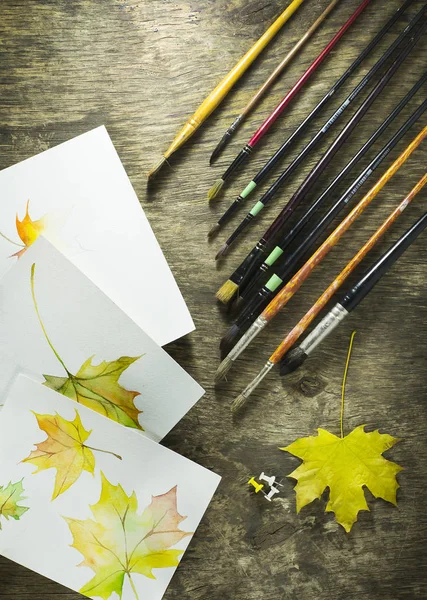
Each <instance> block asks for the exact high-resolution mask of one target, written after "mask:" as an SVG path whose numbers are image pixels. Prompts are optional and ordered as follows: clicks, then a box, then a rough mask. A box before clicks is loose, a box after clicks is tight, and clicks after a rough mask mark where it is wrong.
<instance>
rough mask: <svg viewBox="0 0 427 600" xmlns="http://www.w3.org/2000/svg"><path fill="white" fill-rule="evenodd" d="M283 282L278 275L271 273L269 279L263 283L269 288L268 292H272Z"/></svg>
mask: <svg viewBox="0 0 427 600" xmlns="http://www.w3.org/2000/svg"><path fill="white" fill-rule="evenodd" d="M282 283H283V280H282V279H280V277H278V276H277V275H273V276H272V277H270V279H269V280H268V281H267V283H266V284H265V287H266V288H267V289H268V290H270V292H274V291H276V290H277V288H278V287H279V285H281V284H282Z"/></svg>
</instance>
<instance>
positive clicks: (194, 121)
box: [148, 0, 304, 179]
mask: <svg viewBox="0 0 427 600" xmlns="http://www.w3.org/2000/svg"><path fill="white" fill-rule="evenodd" d="M303 2H304V0H293V2H291V3H290V4H289V6H288V7H287V8H286V9H285V10H284V11H283V12H282V14H281V15H280V16H279V17H278V18H277V19H276V20H275V22H274V23H273V24H272V25H271V26H270V27H269V28H268V29H267V31H266V32H265V33H264V34H263V35H262V36H261V37H260V38H259V40H258V41H257V42H256V43H255V44H254V45H253V46H252V48H251V49H250V50H249V51H248V52H247V53H246V54H245V55H244V56H243V57H242V58H241V59H240V60H239V62H238V63H237V64H236V65H235V66H234V67H233V68H232V69H231V71H230V72H229V73H228V75H226V77H224V79H223V80H222V81H221V83H219V84H218V85H217V86H216V88H215V89H214V90H213V91H212V92H211V93H210V94H209V95H208V96H207V98H205V100H204V101H203V102H202V104H201V105H200V106H199V108H198V109H197V110H196V112H195V113H194V115H193V116H192V117H191V118H190V119H189V120H188V121H187V123H186V124H185V125H184V127H183V129H182V130H181V131H180V132H179V134H178V135H177V136H176V138H175V139H174V141H173V142H172V144H171V145H170V146H169V148H168V150H167V151H166V152H165V154H164V155H163V156H162V158H161V159H160V161H159V162H158V164H157V165H156V166H155V167H154V168H153V169H152V170H151V171H150V173H149V174H148V178H149V179H150V178H151V177H154V175H156V174H157V173H158V172H159V171H160V169H161V168H162V166H163V165H164V164H165V162H167V159H168V158H169V157H170V156H171V155H172V154H174V153H175V152H176V151H177V150H178V149H179V148H180V147H181V146H182V145H183V144H185V142H186V141H187V140H189V139H190V137H191V136H192V135H193V134H194V133H195V132H196V131H197V130H198V128H199V127H200V126H201V125H202V124H203V123H204V122H205V121H206V119H207V118H208V117H209V115H210V114H211V113H212V112H213V111H214V110H215V109H216V108H217V107H218V106H219V105H220V104H221V102H222V101H223V100H224V98H225V97H226V96H227V94H228V92H229V91H230V90H231V88H232V87H233V86H234V84H235V83H236V82H237V81H238V80H239V79H240V77H241V76H242V75H243V74H244V73H245V71H246V70H247V69H248V68H249V67H250V65H251V64H252V63H253V62H254V60H255V59H256V58H257V57H258V56H259V54H260V53H261V52H262V51H263V50H264V48H265V47H266V46H267V45H268V44H269V43H270V42H271V40H272V39H273V38H274V37H275V35H276V34H277V33H278V32H279V31H280V30H281V28H282V27H283V25H284V24H285V23H286V22H287V21H288V20H289V19H290V18H291V16H292V15H293V14H294V13H295V11H296V10H297V9H298V8H299V7H300V6H301V4H302V3H303Z"/></svg>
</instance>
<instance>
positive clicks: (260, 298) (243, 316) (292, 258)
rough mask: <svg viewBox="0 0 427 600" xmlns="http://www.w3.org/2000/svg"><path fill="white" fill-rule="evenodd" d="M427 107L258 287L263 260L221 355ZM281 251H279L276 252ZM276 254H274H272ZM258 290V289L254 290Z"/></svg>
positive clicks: (316, 205) (288, 240)
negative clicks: (261, 285)
mask: <svg viewBox="0 0 427 600" xmlns="http://www.w3.org/2000/svg"><path fill="white" fill-rule="evenodd" d="M426 110H427V99H426V100H424V102H423V103H422V104H421V105H420V106H419V107H418V108H417V110H416V111H415V112H414V113H413V114H412V115H411V117H410V118H409V119H408V120H407V121H406V122H405V123H404V124H403V125H402V127H401V128H400V129H399V130H398V131H397V132H396V133H395V135H394V136H393V137H392V138H391V139H390V140H389V141H388V142H387V144H385V146H384V147H383V148H382V150H380V152H378V154H377V155H376V156H375V157H374V159H373V160H372V161H371V163H370V164H369V165H368V166H367V167H366V168H365V169H364V170H363V171H362V173H361V174H360V175H359V177H357V179H356V180H355V181H354V182H353V183H352V185H351V186H350V187H349V188H348V189H347V190H346V191H345V192H344V194H343V195H342V196H341V197H340V198H339V200H337V202H335V204H333V206H332V207H331V208H330V209H329V210H328V211H327V213H326V214H325V215H324V216H323V217H322V219H321V220H320V221H319V222H318V223H317V224H316V225H315V227H313V229H312V230H311V231H309V232H308V233H307V234H306V235H305V236H304V238H303V239H302V241H301V243H300V244H299V245H298V246H297V248H295V249H294V250H293V251H292V252H291V253H290V254H289V256H287V258H286V260H285V261H284V262H283V264H282V265H281V266H280V268H279V269H278V271H277V272H276V273H275V274H274V275H272V276H271V277H270V278H269V280H268V281H267V283H266V284H265V285H264V286H263V287H261V289H259V290H258V289H257V284H259V282H260V279H261V277H263V276H264V273H265V272H267V271H268V270H269V265H270V263H269V262H268V259H267V261H266V263H263V265H262V266H261V268H260V269H259V271H258V273H257V275H256V276H255V277H254V278H253V280H252V281H251V284H250V285H249V286H248V287H247V288H246V289H245V300H246V305H245V306H244V308H243V310H242V312H241V313H240V315H239V317H238V318H237V320H236V322H235V323H234V325H233V326H232V327H231V328H230V329H229V330H228V331H227V333H226V334H225V336H224V337H223V338H222V340H221V343H220V350H221V357H223V356H224V355H226V354H228V352H230V350H231V348H232V347H233V346H234V345H235V344H236V342H237V340H238V339H240V337H241V336H242V335H243V334H244V333H245V331H247V330H248V328H249V327H250V326H251V324H252V323H253V322H254V321H255V319H256V318H257V317H258V315H259V314H260V313H261V312H262V311H263V310H264V308H265V307H266V306H267V305H268V303H269V302H270V301H271V299H272V298H273V297H274V296H275V295H276V294H277V293H278V291H279V289H280V288H281V287H282V286H283V284H284V283H285V282H286V281H288V279H289V277H290V276H291V274H292V273H293V272H294V269H295V267H296V265H297V264H298V262H299V261H300V260H301V259H302V258H303V257H304V256H305V255H306V253H307V251H308V250H309V249H310V248H312V247H313V245H314V244H315V243H316V242H317V241H318V239H319V238H320V236H321V235H322V234H323V233H324V232H325V231H326V229H327V228H328V226H329V225H330V224H331V223H332V221H333V220H334V219H335V217H336V216H337V215H338V214H339V213H340V212H342V210H343V209H344V208H345V207H346V206H347V205H348V203H349V202H350V201H351V200H352V199H353V198H354V196H355V194H356V192H357V191H358V190H359V188H360V187H361V186H362V185H363V184H364V183H365V182H366V181H367V180H368V178H369V177H371V175H372V174H373V173H374V172H375V170H376V169H377V168H378V167H379V166H380V165H381V164H382V162H383V161H384V160H385V159H386V157H387V156H388V155H389V154H390V152H391V151H392V149H393V148H394V147H395V146H396V145H397V144H398V143H399V141H400V140H401V139H402V138H403V136H404V135H405V134H406V133H407V132H408V131H409V130H410V129H411V127H412V126H413V125H414V124H415V123H416V121H417V120H418V119H419V118H420V117H421V116H422V114H423V113H424V112H425V111H426ZM323 197H324V194H322V196H320V198H319V199H318V200H316V202H315V203H314V204H313V205H312V206H311V207H310V209H309V210H308V211H307V212H306V213H305V214H304V215H303V217H302V218H301V219H300V221H299V222H298V223H297V224H296V226H295V227H294V228H292V229H291V230H290V231H289V232H288V233H287V234H286V235H285V237H284V240H283V242H282V243H281V244H280V246H279V247H280V249H284V248H286V247H287V246H288V245H289V244H290V243H291V242H292V240H293V239H294V238H295V236H296V235H297V234H298V232H299V231H300V230H301V229H302V228H303V226H304V224H305V223H306V222H307V221H308V220H309V218H310V217H311V215H312V214H313V213H314V212H315V211H316V210H318V208H319V204H320V203H321V201H322V198H323ZM277 254H278V252H277V251H276V255H277ZM273 258H275V255H273V257H272V260H273ZM254 292H255V293H254Z"/></svg>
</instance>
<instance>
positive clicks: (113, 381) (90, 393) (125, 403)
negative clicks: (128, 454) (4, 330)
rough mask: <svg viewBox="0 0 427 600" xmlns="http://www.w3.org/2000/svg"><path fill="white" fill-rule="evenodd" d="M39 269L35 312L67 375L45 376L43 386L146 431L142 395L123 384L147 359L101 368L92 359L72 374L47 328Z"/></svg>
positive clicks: (106, 364)
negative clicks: (138, 402)
mask: <svg viewBox="0 0 427 600" xmlns="http://www.w3.org/2000/svg"><path fill="white" fill-rule="evenodd" d="M35 267H36V265H35V264H33V265H32V266H31V293H32V297H33V303H34V308H35V310H36V314H37V318H38V320H39V323H40V327H41V328H42V331H43V334H44V336H45V338H46V341H47V343H48V344H49V346H50V348H51V350H52V352H53V353H54V355H55V356H56V358H57V359H58V361H59V363H60V364H61V365H62V367H63V369H64V371H65V372H66V377H57V376H54V375H45V374H43V377H44V378H45V381H44V382H43V384H44V385H46V386H47V387H49V388H51V389H52V390H55V391H56V392H59V393H60V394H63V395H64V396H66V397H67V398H70V399H71V400H75V401H76V402H78V403H79V404H83V405H84V406H87V407H88V408H91V409H92V410H95V411H96V412H98V413H100V414H101V415H104V416H105V417H108V418H110V419H112V420H113V421H116V422H117V423H121V424H122V425H126V427H133V428H135V429H141V430H142V431H144V428H143V427H142V425H141V424H140V422H139V419H138V417H139V415H140V414H141V412H142V411H140V410H139V409H138V408H137V407H136V406H135V402H134V401H135V398H136V397H137V396H139V395H140V392H135V391H131V390H127V389H125V388H124V387H123V386H122V385H120V383H119V379H120V377H121V375H122V374H123V373H124V371H126V369H128V368H129V367H130V366H131V365H132V364H133V363H134V362H136V361H137V360H139V359H140V358H142V356H143V355H140V356H121V357H120V358H118V359H117V360H113V361H110V362H107V361H103V362H101V363H100V364H99V365H93V364H92V360H93V356H91V357H89V358H88V359H87V360H86V361H85V362H84V363H83V365H82V366H81V367H80V369H79V370H78V371H77V373H76V374H73V373H71V371H70V370H69V369H68V368H67V366H66V365H65V363H64V361H63V360H62V358H61V357H60V355H59V353H58V352H57V350H56V348H55V347H54V345H53V343H52V341H51V340H50V338H49V336H48V334H47V331H46V328H45V326H44V324H43V320H42V318H41V315H40V311H39V308H38V304H37V300H36V294H35V286H34V276H35Z"/></svg>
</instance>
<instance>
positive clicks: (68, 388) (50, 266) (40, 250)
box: [0, 236, 203, 441]
mask: <svg viewBox="0 0 427 600" xmlns="http://www.w3.org/2000/svg"><path fill="white" fill-rule="evenodd" d="M32 265H35V266H34V280H33V285H34V298H33V294H32V285H31V272H32ZM37 309H38V312H39V315H38V314H37ZM43 327H44V329H45V331H43ZM49 343H50V344H51V346H52V347H51V346H50V345H49ZM55 353H56V354H55ZM2 357H3V358H4V360H3V359H2ZM138 357H140V358H138ZM86 361H89V362H90V363H91V364H92V365H100V364H101V363H103V362H104V361H106V362H107V363H112V364H110V365H107V366H106V370H105V371H103V372H102V373H101V372H100V371H101V369H98V370H97V372H93V370H92V368H90V367H89V366H88V365H86V367H85V368H84V372H83V373H82V372H81V368H82V366H83V365H84V364H85V363H86ZM117 361H119V362H117ZM67 371H68V372H69V374H71V376H77V375H79V372H80V375H79V378H78V379H77V380H75V379H72V377H71V379H70V376H69V375H67ZM110 372H112V374H111V376H110V377H112V378H114V373H116V378H117V375H118V378H117V381H112V380H111V378H109V377H107V375H108V373H110ZM18 373H27V374H29V375H31V376H32V377H34V378H35V379H36V380H38V381H40V382H44V381H45V379H47V380H48V385H49V386H50V387H52V388H54V389H58V387H61V388H62V391H63V393H64V394H65V395H68V396H69V397H75V396H76V390H77V392H78V400H79V401H80V402H83V403H84V404H85V405H86V406H89V407H90V408H93V409H94V410H98V412H101V414H108V416H110V417H111V418H114V419H116V420H118V422H120V423H122V424H125V425H128V426H131V427H135V428H136V427H140V428H143V429H144V434H145V435H147V436H148V437H150V438H151V439H154V440H156V441H158V440H160V439H161V438H163V437H164V436H165V435H166V434H167V433H168V431H170V429H172V427H174V426H175V425H176V423H177V422H178V421H179V420H180V419H181V418H182V417H183V416H184V414H185V413H186V412H187V411H188V410H189V409H190V408H191V407H192V406H193V405H194V404H195V403H196V402H197V400H199V398H200V397H201V396H202V394H203V389H202V388H201V387H200V386H199V385H198V383H196V382H195V381H194V380H193V379H192V378H191V377H190V376H189V375H188V374H187V373H186V372H185V371H184V370H183V369H182V368H181V367H180V366H179V365H178V364H177V363H176V362H175V361H174V360H173V359H172V358H171V357H170V356H169V355H168V354H167V353H166V352H165V351H164V350H163V349H162V348H161V347H160V346H158V345H157V344H156V343H155V342H153V340H152V339H151V338H150V337H149V336H148V335H147V334H146V333H145V332H144V331H142V329H140V327H138V325H137V324H136V323H135V322H134V321H132V319H130V318H129V317H128V316H127V315H125V313H124V312H123V311H122V310H120V309H119V308H118V306H117V305H115V304H114V302H112V300H110V299H109V298H107V296H106V295H105V294H103V293H102V292H101V291H100V290H99V288H97V287H96V286H95V284H94V283H92V282H91V281H90V280H89V279H88V278H87V277H86V276H85V275H84V274H83V273H82V272H81V271H79V269H78V268H77V267H76V266H74V265H73V264H72V263H71V262H70V261H69V260H68V259H67V258H66V257H65V256H63V255H62V254H61V253H60V252H59V250H57V249H56V248H55V247H54V246H53V245H52V244H51V243H50V242H49V241H48V240H46V239H45V238H44V237H43V236H40V237H39V238H38V239H37V240H36V242H34V244H33V245H32V246H31V247H30V248H28V250H27V251H26V252H25V254H24V255H23V256H22V257H21V258H20V259H19V261H18V262H17V263H16V264H15V266H14V267H13V268H12V269H11V270H10V271H8V272H7V273H6V275H5V276H4V277H3V278H2V279H1V280H0V398H2V397H3V396H4V394H5V392H6V390H7V388H8V387H9V386H10V385H11V383H12V382H13V380H14V378H15V377H16V375H17V374H18ZM44 376H46V377H44ZM56 378H59V379H56ZM132 392H135V393H137V394H138V395H136V396H135V397H134V398H133V394H132ZM93 396H95V399H94V398H93ZM0 402H1V400H0ZM139 411H140V412H139ZM138 412H139V414H138ZM136 430H138V429H136Z"/></svg>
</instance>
